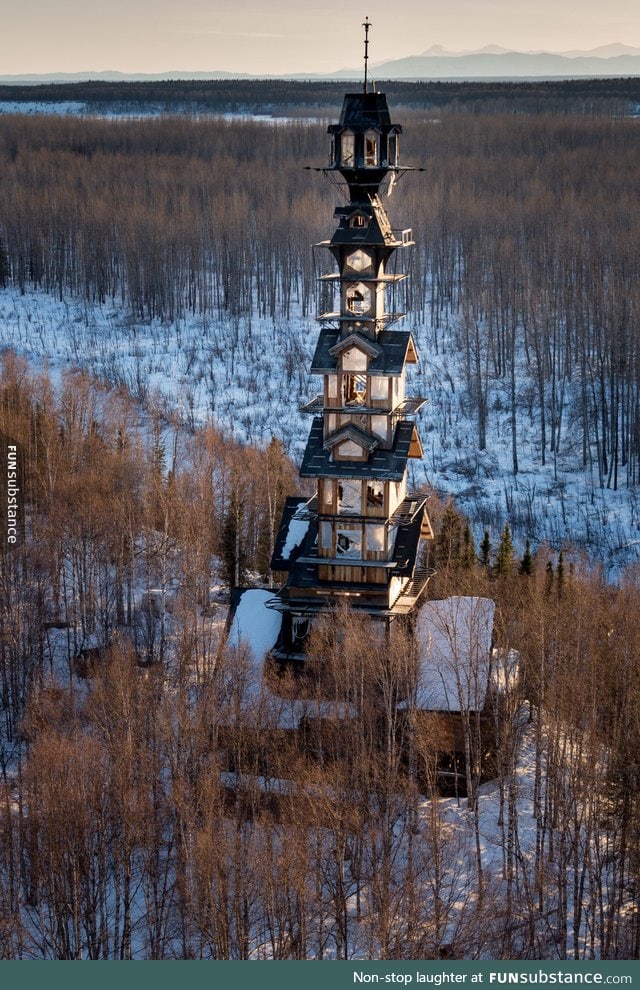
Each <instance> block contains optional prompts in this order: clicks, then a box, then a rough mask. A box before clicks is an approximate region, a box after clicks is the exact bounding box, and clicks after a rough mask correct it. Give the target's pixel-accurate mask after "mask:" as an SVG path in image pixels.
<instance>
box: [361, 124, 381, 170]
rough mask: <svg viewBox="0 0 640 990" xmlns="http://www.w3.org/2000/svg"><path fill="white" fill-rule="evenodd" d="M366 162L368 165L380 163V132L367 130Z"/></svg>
mask: <svg viewBox="0 0 640 990" xmlns="http://www.w3.org/2000/svg"><path fill="white" fill-rule="evenodd" d="M364 163H365V165H368V166H375V165H377V164H378V133H377V131H367V132H366V134H365V136H364Z"/></svg>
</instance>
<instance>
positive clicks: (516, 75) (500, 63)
mask: <svg viewBox="0 0 640 990" xmlns="http://www.w3.org/2000/svg"><path fill="white" fill-rule="evenodd" d="M371 71H372V74H373V75H374V77H375V76H377V77H378V78H380V79H522V78H540V77H542V78H555V77H558V76H559V77H562V78H576V77H582V76H637V75H640V48H633V47H631V46H630V45H622V44H620V43H614V44H611V45H601V46H600V47H598V48H594V49H593V50H591V51H580V50H572V51H567V52H544V51H534V52H514V51H509V49H507V48H501V47H500V46H499V45H487V46H486V47H485V48H480V49H479V50H478V51H469V52H451V51H447V50H446V49H444V48H443V47H442V46H441V45H433V47H431V48H429V49H427V51H426V52H423V53H422V54H421V55H411V56H409V57H407V58H400V59H394V60H392V61H387V62H382V63H380V64H378V65H376V66H374V67H373V68H372V70H371ZM353 75H354V73H353V70H348V69H343V70H341V71H340V72H339V73H335V75H334V78H343V79H344V78H353Z"/></svg>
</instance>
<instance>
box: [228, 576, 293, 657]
mask: <svg viewBox="0 0 640 990" xmlns="http://www.w3.org/2000/svg"><path fill="white" fill-rule="evenodd" d="M272 598H273V591H267V590H266V589H262V588H247V589H246V590H245V591H241V592H240V595H239V597H238V601H237V604H236V607H235V611H234V614H233V618H232V620H231V628H230V629H229V639H228V642H229V646H232V647H234V648H235V649H238V648H239V647H240V646H241V645H244V646H247V647H248V648H249V652H250V653H251V657H252V660H253V662H254V664H259V665H260V664H262V663H263V662H264V659H265V657H266V655H267V653H269V651H270V650H272V649H273V647H274V646H275V645H276V640H277V639H278V636H279V634H280V626H281V625H282V615H281V614H280V612H276V611H275V610H274V609H272V608H267V607H266V603H267V602H268V601H270V600H271V599H272Z"/></svg>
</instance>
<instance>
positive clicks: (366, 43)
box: [362, 17, 371, 93]
mask: <svg viewBox="0 0 640 990" xmlns="http://www.w3.org/2000/svg"><path fill="white" fill-rule="evenodd" d="M362 26H363V28H364V86H363V87H362V89H363V92H364V93H366V92H367V82H368V80H367V68H368V65H369V28H370V27H371V21H370V20H369V18H368V17H365V19H364V24H363V25H362Z"/></svg>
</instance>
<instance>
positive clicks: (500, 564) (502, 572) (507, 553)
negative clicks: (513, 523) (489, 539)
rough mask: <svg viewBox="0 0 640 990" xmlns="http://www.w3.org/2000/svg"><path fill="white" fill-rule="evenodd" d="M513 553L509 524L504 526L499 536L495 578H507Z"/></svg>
mask: <svg viewBox="0 0 640 990" xmlns="http://www.w3.org/2000/svg"><path fill="white" fill-rule="evenodd" d="M514 557H515V551H514V548H513V540H512V539H511V527H510V526H509V523H508V522H506V523H505V524H504V529H503V530H502V533H501V534H500V546H499V547H498V553H497V555H496V565H495V576H496V577H508V575H509V574H510V573H511V571H512V569H513V560H514Z"/></svg>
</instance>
